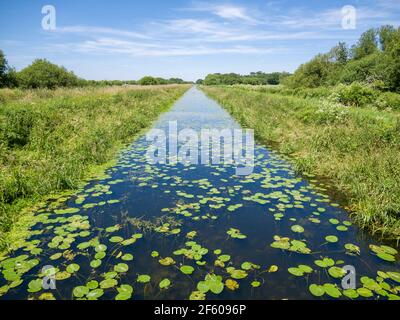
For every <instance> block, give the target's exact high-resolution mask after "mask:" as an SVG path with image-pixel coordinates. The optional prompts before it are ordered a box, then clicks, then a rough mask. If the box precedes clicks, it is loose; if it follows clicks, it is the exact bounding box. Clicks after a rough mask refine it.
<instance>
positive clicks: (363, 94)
mask: <svg viewBox="0 0 400 320" xmlns="http://www.w3.org/2000/svg"><path fill="white" fill-rule="evenodd" d="M377 97H378V92H377V91H375V90H374V89H372V88H370V87H368V86H366V85H364V84H361V83H359V82H353V83H352V84H351V85H348V86H346V85H338V86H337V87H336V88H335V89H334V90H333V92H332V94H331V95H330V96H329V100H330V101H333V102H338V103H342V104H344V105H346V106H353V107H363V106H366V105H369V104H372V103H373V102H374V101H375V100H376V99H377Z"/></svg>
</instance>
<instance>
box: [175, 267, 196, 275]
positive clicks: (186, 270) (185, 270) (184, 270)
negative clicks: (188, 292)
mask: <svg viewBox="0 0 400 320" xmlns="http://www.w3.org/2000/svg"><path fill="white" fill-rule="evenodd" d="M179 270H181V272H182V273H183V274H187V275H190V274H192V273H193V272H194V268H193V267H192V266H181V267H180V268H179Z"/></svg>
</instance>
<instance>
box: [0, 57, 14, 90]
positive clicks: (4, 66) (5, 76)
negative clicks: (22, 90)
mask: <svg viewBox="0 0 400 320" xmlns="http://www.w3.org/2000/svg"><path fill="white" fill-rule="evenodd" d="M16 85H17V79H16V73H15V70H14V69H13V68H11V67H10V66H9V65H8V61H7V59H6V57H5V55H4V53H3V51H2V50H0V88H4V87H15V86H16Z"/></svg>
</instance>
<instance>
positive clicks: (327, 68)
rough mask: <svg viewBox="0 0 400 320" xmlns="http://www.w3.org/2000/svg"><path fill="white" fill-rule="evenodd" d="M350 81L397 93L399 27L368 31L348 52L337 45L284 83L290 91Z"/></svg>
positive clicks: (399, 54)
mask: <svg viewBox="0 0 400 320" xmlns="http://www.w3.org/2000/svg"><path fill="white" fill-rule="evenodd" d="M353 82H362V83H366V84H369V85H371V86H373V87H376V88H379V89H381V90H386V91H399V92H400V28H397V29H396V28H395V27H393V26H390V25H386V26H382V27H381V28H378V29H370V30H367V31H366V32H364V33H363V34H362V35H361V37H360V39H359V40H358V42H357V43H356V44H355V45H354V46H352V47H351V48H350V49H349V48H348V47H347V45H346V44H345V43H343V42H339V44H338V45H337V46H335V47H334V48H332V49H331V50H330V52H329V53H326V54H319V55H317V56H316V57H314V58H313V59H312V60H311V61H309V62H307V63H304V64H302V65H301V66H300V67H299V68H298V69H297V70H296V72H295V73H294V74H293V75H292V76H290V77H288V78H287V79H286V80H285V84H287V85H288V86H290V87H293V88H296V87H307V88H315V87H319V86H331V85H336V84H339V83H343V84H351V83H353Z"/></svg>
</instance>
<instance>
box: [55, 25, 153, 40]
mask: <svg viewBox="0 0 400 320" xmlns="http://www.w3.org/2000/svg"><path fill="white" fill-rule="evenodd" d="M56 31H57V32H63V33H75V34H82V35H87V36H94V35H103V34H107V35H114V36H121V37H132V38H139V39H148V37H147V36H146V35H145V34H143V33H139V32H133V31H128V30H120V29H113V28H104V27H93V26H68V27H61V28H57V29H56Z"/></svg>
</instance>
